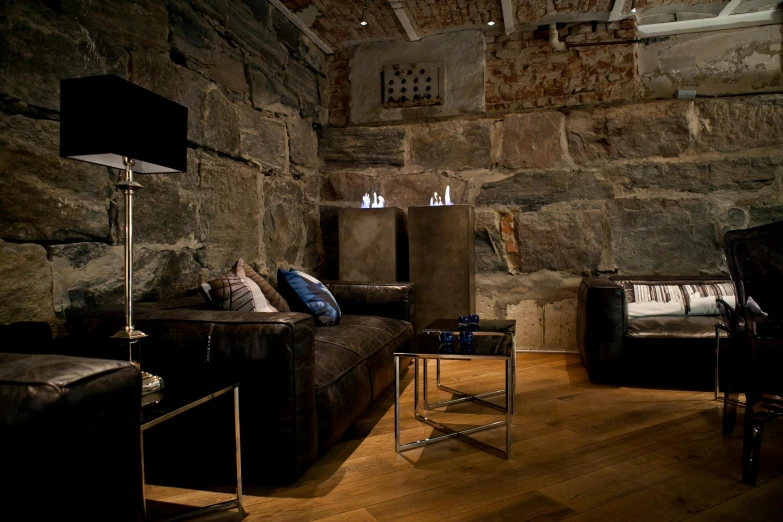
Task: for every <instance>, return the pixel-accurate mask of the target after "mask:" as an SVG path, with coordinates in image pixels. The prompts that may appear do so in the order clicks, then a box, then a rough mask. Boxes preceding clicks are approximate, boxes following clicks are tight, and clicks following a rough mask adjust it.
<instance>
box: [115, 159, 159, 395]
mask: <svg viewBox="0 0 783 522" xmlns="http://www.w3.org/2000/svg"><path fill="white" fill-rule="evenodd" d="M122 161H123V163H124V164H125V179H123V180H121V181H119V182H118V183H117V184H116V185H115V187H116V188H117V189H118V190H122V191H123V192H124V193H125V328H123V329H122V330H120V331H119V332H117V333H115V334H114V335H113V336H112V339H125V340H127V341H128V355H129V358H130V360H131V362H132V363H133V364H134V365H135V366H136V367H137V368H139V370H140V371H141V377H142V385H141V394H142V395H146V394H148V393H153V392H156V391H159V390H161V389H163V379H162V378H161V377H158V376H157V375H152V374H151V373H148V372H145V371H143V370H141V357H139V361H135V360H134V359H133V347H134V345H135V344H136V343H138V342H139V340H140V339H143V338H145V337H147V334H145V333H144V332H142V331H141V330H137V329H136V328H135V327H134V326H133V193H134V192H135V191H137V190H139V189H140V188H142V186H141V184H140V183H139V182H138V181H134V179H133V169H132V167H133V166H134V165H135V162H134V161H133V160H132V159H131V158H128V157H126V156H123V158H122Z"/></svg>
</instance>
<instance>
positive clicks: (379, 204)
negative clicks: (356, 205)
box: [362, 192, 386, 208]
mask: <svg viewBox="0 0 783 522" xmlns="http://www.w3.org/2000/svg"><path fill="white" fill-rule="evenodd" d="M372 195H373V199H372V203H371V202H370V194H369V192H368V193H367V194H365V195H364V196H363V197H362V208H384V207H385V206H386V200H385V199H383V196H379V195H378V193H377V192H373V193H372Z"/></svg>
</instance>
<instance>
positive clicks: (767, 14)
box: [636, 9, 783, 38]
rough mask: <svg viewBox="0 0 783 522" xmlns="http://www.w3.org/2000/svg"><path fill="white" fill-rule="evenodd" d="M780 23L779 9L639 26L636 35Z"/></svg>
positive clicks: (694, 31) (780, 13) (644, 35)
mask: <svg viewBox="0 0 783 522" xmlns="http://www.w3.org/2000/svg"><path fill="white" fill-rule="evenodd" d="M782 22H783V11H781V10H780V9H773V10H771V11H759V12H757V13H742V14H736V15H731V16H715V17H713V18H699V19H696V20H684V21H681V22H663V23H660V24H648V25H640V26H639V27H638V28H637V30H636V34H637V36H638V37H639V38H650V37H653V36H668V35H673V34H683V33H704V32H708V31H721V30H724V29H737V28H739V27H753V26H759V25H776V24H780V23H782Z"/></svg>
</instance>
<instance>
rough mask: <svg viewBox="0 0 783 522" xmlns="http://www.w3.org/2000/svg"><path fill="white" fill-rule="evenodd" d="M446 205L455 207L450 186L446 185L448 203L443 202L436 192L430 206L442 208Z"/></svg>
mask: <svg viewBox="0 0 783 522" xmlns="http://www.w3.org/2000/svg"><path fill="white" fill-rule="evenodd" d="M444 205H453V203H452V202H451V187H450V186H449V185H446V202H445V203H444V202H443V199H442V198H441V197H440V196H438V193H437V192H435V193H433V194H432V197H431V198H430V206H431V207H442V206H444Z"/></svg>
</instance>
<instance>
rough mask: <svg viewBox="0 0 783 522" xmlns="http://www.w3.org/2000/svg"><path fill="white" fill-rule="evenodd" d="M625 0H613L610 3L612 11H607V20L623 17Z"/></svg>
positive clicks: (614, 20) (612, 20) (613, 20)
mask: <svg viewBox="0 0 783 522" xmlns="http://www.w3.org/2000/svg"><path fill="white" fill-rule="evenodd" d="M626 1H627V0H614V4H613V5H612V12H611V13H609V21H610V22H616V21H618V20H622V19H623V10H625V2H626Z"/></svg>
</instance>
